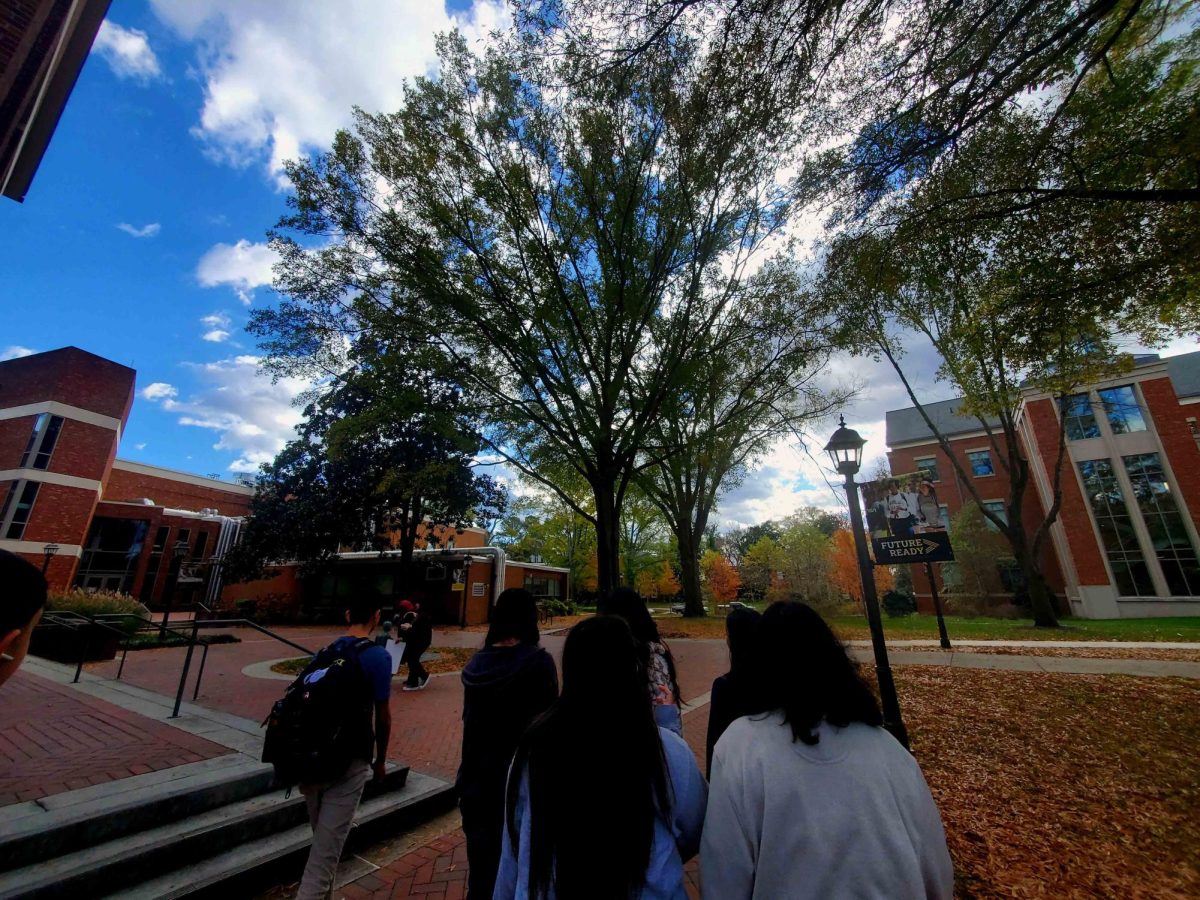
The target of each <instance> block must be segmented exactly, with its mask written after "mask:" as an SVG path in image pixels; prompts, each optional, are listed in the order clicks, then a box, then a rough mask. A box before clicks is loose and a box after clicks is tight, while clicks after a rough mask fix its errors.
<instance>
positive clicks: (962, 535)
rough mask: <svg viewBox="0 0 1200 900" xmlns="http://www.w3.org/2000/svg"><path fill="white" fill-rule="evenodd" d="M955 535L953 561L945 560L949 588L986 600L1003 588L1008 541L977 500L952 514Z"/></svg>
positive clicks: (947, 586)
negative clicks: (984, 513)
mask: <svg viewBox="0 0 1200 900" xmlns="http://www.w3.org/2000/svg"><path fill="white" fill-rule="evenodd" d="M950 532H951V534H953V535H954V541H953V543H954V562H950V563H942V578H943V580H944V581H945V584H946V590H947V591H952V592H953V593H956V594H965V595H968V596H973V597H976V598H978V599H979V600H980V601H981V602H986V601H987V599H988V597H990V596H992V595H994V594H999V593H1002V592H1003V591H1004V584H1003V582H1002V580H1001V578H1000V563H1001V561H1002V560H1003V559H1004V558H1005V557H1006V556H1007V555H1008V544H1007V542H1006V541H1005V540H1004V537H1003V535H1001V534H1000V533H999V532H998V531H997V530H996V528H995V526H993V525H992V524H991V523H990V522H989V521H988V520H987V519H986V518H984V515H983V511H982V510H981V509H980V507H979V506H977V505H976V504H974V503H966V504H964V505H963V507H962V509H960V510H959V511H958V512H956V513H955V514H954V515H953V516H951V518H950Z"/></svg>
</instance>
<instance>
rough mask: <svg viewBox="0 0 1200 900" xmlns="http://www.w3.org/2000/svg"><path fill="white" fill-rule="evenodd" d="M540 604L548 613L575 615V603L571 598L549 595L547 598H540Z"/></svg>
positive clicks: (553, 614) (551, 614)
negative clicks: (564, 598)
mask: <svg viewBox="0 0 1200 900" xmlns="http://www.w3.org/2000/svg"><path fill="white" fill-rule="evenodd" d="M538 606H539V607H541V609H542V611H543V612H545V613H546V614H547V615H550V616H554V617H561V616H573V615H575V612H576V607H575V603H574V602H573V601H571V600H561V599H557V598H554V597H547V598H546V599H545V600H539V601H538Z"/></svg>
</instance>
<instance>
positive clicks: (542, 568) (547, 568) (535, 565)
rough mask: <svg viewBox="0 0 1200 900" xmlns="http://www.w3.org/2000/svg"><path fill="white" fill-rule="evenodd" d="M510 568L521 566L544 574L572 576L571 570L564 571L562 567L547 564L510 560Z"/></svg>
mask: <svg viewBox="0 0 1200 900" xmlns="http://www.w3.org/2000/svg"><path fill="white" fill-rule="evenodd" d="M508 564H509V565H510V566H521V567H522V568H524V569H538V570H539V571H542V572H561V573H563V574H565V575H569V574H571V570H570V569H564V568H563V567H562V566H548V565H546V564H545V563H532V562H521V560H519V559H510V560H508Z"/></svg>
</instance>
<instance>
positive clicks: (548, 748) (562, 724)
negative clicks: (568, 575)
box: [494, 616, 706, 900]
mask: <svg viewBox="0 0 1200 900" xmlns="http://www.w3.org/2000/svg"><path fill="white" fill-rule="evenodd" d="M642 659H643V656H642V650H641V648H640V647H639V646H638V644H637V642H636V641H635V640H634V638H633V635H632V634H631V633H630V630H629V626H628V625H626V624H625V622H623V621H622V620H621V619H618V618H615V617H612V616H597V617H596V618H592V619H586V620H584V621H583V622H580V623H579V624H578V625H576V626H575V627H574V628H572V629H571V631H570V633H569V634H568V635H567V641H566V644H565V646H564V647H563V656H562V688H563V690H562V696H561V697H560V698H559V699H558V701H557V702H556V703H555V704H554V705H553V706H552V707H551V708H550V710H549V711H548V712H547V713H546V714H545V715H544V716H542V717H541V718H539V719H538V720H536V721H535V722H534V723H533V725H531V726H530V728H529V730H528V731H526V733H525V736H524V737H523V738H522V739H521V742H520V745H519V746H518V749H517V754H516V758H515V759H514V760H513V764H512V770H511V773H510V775H509V779H508V798H507V812H506V816H505V831H504V840H503V843H502V855H501V860H500V871H499V874H498V876H497V879H496V889H495V893H494V897H495V898H497V900H517V898H520V900H525V898H527V897H528V898H551V897H561V898H564V900H566V898H576V897H621V898H625V897H639V898H642V900H660V898H662V900H665V898H670V900H684V898H686V897H687V892H686V890H685V889H684V884H683V863H684V862H685V861H686V860H687V859H689V858H691V857H692V856H693V855H694V854H695V852H696V847H697V844H698V842H699V838H700V830H701V827H702V825H703V822H704V802H705V794H706V788H705V784H704V777H703V776H702V775H701V774H700V769H699V767H697V765H696V760H695V758H694V757H693V755H692V751H691V750H690V749H689V748H688V746H687V744H685V743H684V742H683V739H682V738H680V737H679V736H677V735H676V734H674V733H672V732H671V731H668V730H667V729H665V728H659V727H656V726H655V724H654V717H653V715H652V713H651V710H650V704H649V703H648V702H647V701H646V683H645V675H644V672H643V671H642V665H641V664H642ZM531 889H532V890H531Z"/></svg>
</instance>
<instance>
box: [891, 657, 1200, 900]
mask: <svg viewBox="0 0 1200 900" xmlns="http://www.w3.org/2000/svg"><path fill="white" fill-rule="evenodd" d="M896 683H897V689H898V692H899V695H900V704H901V707H902V709H903V712H904V716H905V721H906V724H907V725H908V728H909V732H910V734H911V736H912V744H913V751H914V753H915V755H916V757H917V760H918V761H919V762H920V764H921V768H922V769H923V771H924V773H925V777H926V780H927V781H928V782H929V786H930V789H931V790H932V792H933V795H934V798H935V799H936V800H937V802H938V807H939V808H940V809H941V812H942V818H943V821H944V823H945V826H946V837H947V840H948V842H949V844H950V852H951V855H952V856H953V858H954V867H955V873H956V892H955V893H956V895H957V896H959V897H964V898H965V897H1042V896H1060V897H1068V896H1069V897H1135V896H1145V897H1149V896H1153V897H1195V896H1200V856H1198V855H1197V852H1196V847H1197V846H1200V787H1198V785H1200V755H1197V753H1196V752H1195V748H1196V746H1197V745H1198V742H1200V684H1197V683H1196V682H1194V681H1185V680H1183V679H1166V678H1129V677H1124V676H1117V675H1058V674H1045V673H1032V672H995V671H980V670H970V669H956V670H944V669H941V668H937V667H927V666H905V667H903V668H899V669H897V670H896Z"/></svg>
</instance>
